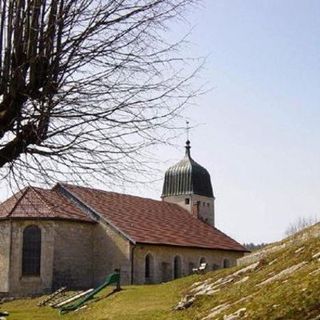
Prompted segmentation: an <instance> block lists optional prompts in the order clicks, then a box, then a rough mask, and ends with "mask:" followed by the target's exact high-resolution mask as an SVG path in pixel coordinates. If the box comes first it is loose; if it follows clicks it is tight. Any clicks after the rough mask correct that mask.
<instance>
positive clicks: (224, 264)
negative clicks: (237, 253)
mask: <svg viewBox="0 0 320 320" xmlns="http://www.w3.org/2000/svg"><path fill="white" fill-rule="evenodd" d="M223 267H224V268H229V267H230V261H229V260H228V259H224V260H223Z"/></svg>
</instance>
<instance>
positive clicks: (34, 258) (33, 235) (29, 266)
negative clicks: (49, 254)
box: [22, 226, 41, 276]
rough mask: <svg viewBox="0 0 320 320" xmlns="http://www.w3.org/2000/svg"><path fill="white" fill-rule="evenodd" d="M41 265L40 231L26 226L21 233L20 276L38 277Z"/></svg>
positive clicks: (37, 228) (35, 227)
mask: <svg viewBox="0 0 320 320" xmlns="http://www.w3.org/2000/svg"><path fill="white" fill-rule="evenodd" d="M40 264H41V230H40V228H39V227H37V226H28V227H26V228H25V229H24V231H23V247H22V275H23V276H39V275H40Z"/></svg>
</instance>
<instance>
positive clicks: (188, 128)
mask: <svg viewBox="0 0 320 320" xmlns="http://www.w3.org/2000/svg"><path fill="white" fill-rule="evenodd" d="M189 130H190V127H189V121H186V131H187V141H189Z"/></svg>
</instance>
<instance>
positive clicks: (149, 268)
mask: <svg viewBox="0 0 320 320" xmlns="http://www.w3.org/2000/svg"><path fill="white" fill-rule="evenodd" d="M144 275H145V280H146V283H151V282H152V280H153V279H152V278H153V257H152V255H151V254H147V255H146V258H145V269H144Z"/></svg>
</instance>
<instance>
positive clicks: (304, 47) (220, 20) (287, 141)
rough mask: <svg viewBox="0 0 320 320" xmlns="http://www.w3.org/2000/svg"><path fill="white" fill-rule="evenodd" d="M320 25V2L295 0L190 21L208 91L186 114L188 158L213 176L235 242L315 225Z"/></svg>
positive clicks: (219, 216) (219, 211) (220, 10)
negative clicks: (299, 223) (308, 220)
mask: <svg viewBox="0 0 320 320" xmlns="http://www.w3.org/2000/svg"><path fill="white" fill-rule="evenodd" d="M319 16H320V2H319V1H292V0H290V1H284V0H282V1H273V0H268V1H260V0H259V1H253V0H252V1H245V0H241V1H238V0H233V1H231V0H223V1H215V0H207V1H204V5H203V7H202V8H200V9H197V10H194V11H192V12H190V14H189V20H190V21H191V22H190V24H191V26H192V27H193V31H192V34H191V37H190V41H191V43H192V45H191V46H190V50H189V51H188V52H187V53H188V54H189V53H190V55H207V56H208V58H207V63H206V66H205V68H204V70H203V78H204V79H205V80H207V81H208V82H209V84H210V86H211V87H212V88H213V89H212V90H211V91H210V92H209V93H208V94H206V95H205V96H203V97H201V98H198V99H196V107H192V108H190V109H189V110H188V112H187V115H188V116H189V118H190V121H191V122H192V123H194V124H197V125H198V126H197V128H195V129H193V130H192V132H191V142H192V147H193V148H192V155H193V157H194V159H195V160H196V161H198V162H199V163H200V164H202V165H204V166H205V167H206V168H207V169H208V170H209V171H210V173H211V176H212V182H213V187H214V191H215V195H216V221H217V225H218V227H220V228H221V229H222V230H223V231H225V232H227V233H229V234H231V235H232V236H234V237H235V238H236V239H237V240H239V241H240V242H251V241H253V242H262V241H264V242H268V241H274V240H277V239H281V237H283V235H284V232H285V230H286V228H287V227H288V225H289V224H290V223H291V222H294V221H295V220H296V219H298V218H299V217H310V216H315V215H318V216H320V197H319V195H320V152H319V141H320V108H319V101H320V90H319V89H320V76H319V74H320V45H319V39H320V19H319ZM183 140H184V139H183V138H182V139H181V145H182V144H183ZM182 153H183V150H182V148H181V150H176V151H172V157H173V159H175V160H178V159H179V157H181V154H182ZM166 156H167V154H166ZM172 162H174V161H172ZM160 185H161V183H159V190H160V189H161V186H160Z"/></svg>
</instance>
